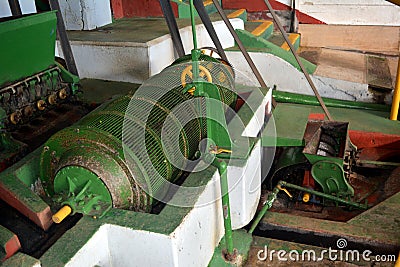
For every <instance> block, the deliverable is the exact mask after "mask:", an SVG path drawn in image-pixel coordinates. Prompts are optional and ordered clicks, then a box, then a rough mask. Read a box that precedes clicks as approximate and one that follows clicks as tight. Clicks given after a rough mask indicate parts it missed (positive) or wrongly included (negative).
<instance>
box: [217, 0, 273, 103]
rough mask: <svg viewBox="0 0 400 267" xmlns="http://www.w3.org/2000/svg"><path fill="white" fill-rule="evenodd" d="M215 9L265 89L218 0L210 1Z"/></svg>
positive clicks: (264, 84)
mask: <svg viewBox="0 0 400 267" xmlns="http://www.w3.org/2000/svg"><path fill="white" fill-rule="evenodd" d="M212 1H213V3H214V5H215V7H216V8H217V11H218V13H219V15H220V16H221V18H222V20H223V21H224V22H225V25H226V26H227V27H228V29H229V32H230V33H231V34H232V36H233V39H235V42H236V43H237V44H238V47H239V49H240V51H241V52H242V54H243V56H244V58H245V59H246V61H247V63H248V64H249V66H250V68H251V70H252V71H253V73H254V75H255V76H256V78H257V80H258V82H259V83H260V85H261V86H262V87H267V84H266V83H265V82H264V79H263V78H262V76H261V74H260V72H259V71H258V69H257V67H256V65H255V64H254V62H253V60H252V59H251V57H250V55H249V53H248V52H247V50H246V48H245V47H244V45H243V43H242V41H241V40H240V38H239V36H238V35H237V33H236V32H235V29H234V28H233V26H232V24H231V23H230V21H229V19H228V17H227V16H226V15H225V13H224V10H223V9H222V7H221V5H220V4H219V2H218V0H212ZM272 106H273V107H274V108H275V107H276V102H275V99H273V98H272Z"/></svg>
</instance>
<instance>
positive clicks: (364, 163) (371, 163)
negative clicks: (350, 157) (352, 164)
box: [356, 159, 400, 169]
mask: <svg viewBox="0 0 400 267" xmlns="http://www.w3.org/2000/svg"><path fill="white" fill-rule="evenodd" d="M356 166H359V167H365V168H378V169H393V168H396V167H400V163H398V162H384V161H375V160H363V159H358V160H356Z"/></svg>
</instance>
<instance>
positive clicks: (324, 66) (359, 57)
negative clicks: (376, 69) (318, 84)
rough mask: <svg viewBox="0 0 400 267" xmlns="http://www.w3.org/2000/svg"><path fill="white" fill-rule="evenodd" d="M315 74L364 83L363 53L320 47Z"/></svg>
mask: <svg viewBox="0 0 400 267" xmlns="http://www.w3.org/2000/svg"><path fill="white" fill-rule="evenodd" d="M321 50H322V51H321V54H320V56H319V58H318V64H317V70H316V71H315V75H318V76H323V77H329V78H334V79H339V80H345V81H350V82H356V83H363V84H365V83H366V64H365V61H366V59H365V55H364V54H362V53H355V52H349V51H340V50H332V49H326V48H322V49H321Z"/></svg>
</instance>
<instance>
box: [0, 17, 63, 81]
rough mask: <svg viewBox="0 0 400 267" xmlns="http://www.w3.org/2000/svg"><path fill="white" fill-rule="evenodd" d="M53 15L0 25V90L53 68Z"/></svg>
mask: <svg viewBox="0 0 400 267" xmlns="http://www.w3.org/2000/svg"><path fill="white" fill-rule="evenodd" d="M56 24H57V21H56V13H55V11H52V12H44V13H40V14H33V15H27V16H24V17H21V18H17V19H12V20H7V21H5V22H1V23H0V25H1V26H0V40H1V42H0V58H1V60H0V70H1V71H0V87H2V86H3V85H7V84H10V83H12V82H15V81H17V80H20V79H23V78H25V77H29V76H32V75H34V74H36V73H39V72H41V71H43V70H45V69H47V68H49V67H50V66H54V65H55V62H54V51H55V40H56V28H57V25H56Z"/></svg>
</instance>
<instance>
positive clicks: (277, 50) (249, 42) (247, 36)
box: [235, 29, 317, 74]
mask: <svg viewBox="0 0 400 267" xmlns="http://www.w3.org/2000/svg"><path fill="white" fill-rule="evenodd" d="M235 31H236V33H237V34H238V35H239V38H240V40H241V41H242V42H243V44H244V46H245V47H246V48H247V50H248V51H249V52H264V53H270V54H273V55H275V56H277V57H280V58H281V59H283V60H285V61H286V62H288V63H289V64H291V65H292V66H294V67H295V68H297V69H298V70H299V71H301V68H300V66H299V64H298V63H297V62H296V59H295V58H294V56H293V54H292V53H291V52H290V51H287V50H285V49H283V48H282V47H280V46H277V45H275V44H273V43H272V42H270V41H267V40H265V39H264V38H261V37H257V36H254V35H253V34H252V33H250V32H248V31H246V30H240V29H236V30H235ZM300 60H301V62H302V63H303V65H304V67H305V69H306V71H307V72H308V73H310V74H312V73H314V72H315V69H316V68H317V66H316V65H314V64H313V63H311V62H309V61H307V60H305V59H304V58H301V59H300Z"/></svg>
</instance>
